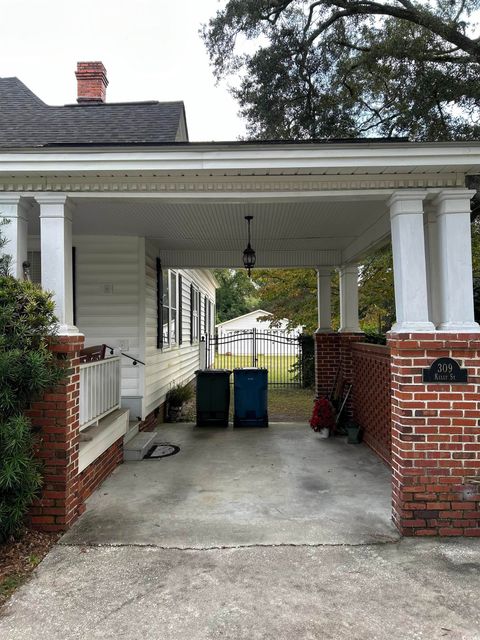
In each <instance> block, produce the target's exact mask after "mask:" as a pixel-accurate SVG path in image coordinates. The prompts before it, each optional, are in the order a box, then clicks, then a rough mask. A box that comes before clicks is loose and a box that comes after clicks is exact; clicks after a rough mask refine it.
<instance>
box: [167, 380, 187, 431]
mask: <svg viewBox="0 0 480 640" xmlns="http://www.w3.org/2000/svg"><path fill="white" fill-rule="evenodd" d="M192 396H193V389H192V387H191V385H189V384H181V383H179V384H175V385H174V386H173V387H172V388H171V389H170V391H168V393H167V398H166V399H167V419H168V421H169V422H178V421H179V420H180V418H181V416H182V409H183V405H184V404H185V402H188V400H190V398H191V397H192Z"/></svg>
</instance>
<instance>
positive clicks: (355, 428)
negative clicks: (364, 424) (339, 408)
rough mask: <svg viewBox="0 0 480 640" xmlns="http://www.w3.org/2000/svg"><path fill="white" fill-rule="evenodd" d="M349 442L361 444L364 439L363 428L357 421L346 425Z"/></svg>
mask: <svg viewBox="0 0 480 640" xmlns="http://www.w3.org/2000/svg"><path fill="white" fill-rule="evenodd" d="M346 429H347V442H348V443H349V444H360V442H361V441H362V429H361V427H360V425H358V424H356V423H355V422H349V423H348V424H347V426H346Z"/></svg>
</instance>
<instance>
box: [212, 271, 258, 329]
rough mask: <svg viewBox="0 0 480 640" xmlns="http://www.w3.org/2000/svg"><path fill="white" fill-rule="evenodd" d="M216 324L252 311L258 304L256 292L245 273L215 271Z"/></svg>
mask: <svg viewBox="0 0 480 640" xmlns="http://www.w3.org/2000/svg"><path fill="white" fill-rule="evenodd" d="M214 273H215V277H216V279H217V281H218V283H219V285H220V287H219V288H218V289H217V299H216V307H217V322H225V321H226V320H231V319H232V318H236V317H237V316H241V315H243V314H244V313H248V312H249V311H252V310H253V309H254V308H255V307H256V306H257V303H258V300H257V290H256V287H255V285H254V283H253V282H252V280H250V278H249V277H248V276H247V273H246V272H245V271H240V270H236V269H216V270H215V272H214Z"/></svg>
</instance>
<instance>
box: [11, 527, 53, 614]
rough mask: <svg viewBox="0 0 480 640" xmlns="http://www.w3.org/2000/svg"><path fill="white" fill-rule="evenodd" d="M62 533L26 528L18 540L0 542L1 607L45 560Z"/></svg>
mask: <svg viewBox="0 0 480 640" xmlns="http://www.w3.org/2000/svg"><path fill="white" fill-rule="evenodd" d="M59 537H60V535H59V534H58V533H41V532H40V531H33V530H32V529H26V530H25V531H24V533H23V535H22V536H21V537H20V538H19V539H18V540H10V541H7V542H5V543H4V544H0V607H1V606H2V605H3V604H4V603H5V602H6V600H7V599H8V598H9V597H10V595H11V594H12V593H13V592H14V591H15V589H17V588H18V587H19V586H20V585H22V584H23V583H24V582H25V581H26V580H27V578H28V576H29V575H30V574H31V573H32V571H33V570H34V569H35V567H36V566H37V565H38V564H39V563H40V562H41V561H42V560H43V558H44V557H45V556H46V555H47V553H48V552H49V550H50V549H51V548H52V547H53V545H54V544H55V542H56V541H57V540H58V538H59Z"/></svg>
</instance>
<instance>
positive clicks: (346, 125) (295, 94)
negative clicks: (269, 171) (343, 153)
mask: <svg viewBox="0 0 480 640" xmlns="http://www.w3.org/2000/svg"><path fill="white" fill-rule="evenodd" d="M479 7H480V0H432V1H431V2H425V1H418V0H384V1H381V0H378V1H374V0H315V1H314V0H229V1H228V2H227V4H226V6H225V8H224V9H222V10H220V11H218V12H217V14H216V16H215V17H213V18H212V19H211V20H210V22H209V23H208V25H206V26H204V29H203V38H204V41H205V43H206V46H207V50H208V52H209V55H210V58H211V61H212V63H213V65H214V70H215V73H216V75H217V77H218V78H222V77H225V76H235V77H238V76H239V75H240V81H239V84H237V86H236V87H234V88H233V89H232V91H233V93H234V95H235V97H236V98H237V99H238V101H239V104H240V113H241V115H242V116H243V117H244V118H246V121H247V129H248V134H249V136H250V137H253V138H256V139H268V138H270V139H274V138H278V139H286V138H295V139H314V138H325V137H326V138H335V137H351V136H364V135H369V136H374V135H376V136H388V137H390V136H409V137H410V138H411V139H412V140H440V139H441V140H451V139H467V138H471V137H478V135H479V134H480V127H479V118H480V80H479V71H480V40H479V38H477V35H478V34H477V33H476V31H475V30H476V28H477V27H476V25H475V24H474V16H473V15H472V14H473V12H474V11H475V10H477V9H478V8H479ZM242 37H243V38H247V39H250V40H254V42H255V44H256V48H255V50H254V52H253V53H248V54H246V53H242V51H241V48H240V46H239V45H238V42H240V43H241V41H242Z"/></svg>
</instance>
